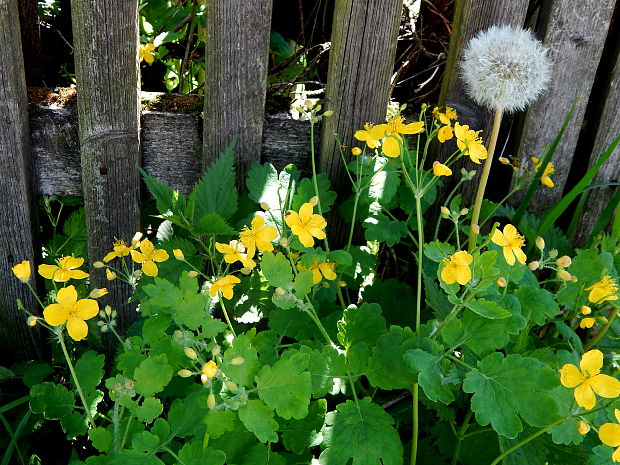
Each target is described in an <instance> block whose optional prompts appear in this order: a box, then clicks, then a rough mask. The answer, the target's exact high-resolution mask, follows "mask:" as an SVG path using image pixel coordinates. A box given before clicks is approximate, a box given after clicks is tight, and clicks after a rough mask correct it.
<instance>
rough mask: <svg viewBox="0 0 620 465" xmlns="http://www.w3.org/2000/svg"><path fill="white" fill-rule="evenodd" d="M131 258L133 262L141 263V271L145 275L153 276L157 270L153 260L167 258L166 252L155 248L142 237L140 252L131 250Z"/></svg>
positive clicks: (164, 259) (161, 260) (159, 260)
mask: <svg viewBox="0 0 620 465" xmlns="http://www.w3.org/2000/svg"><path fill="white" fill-rule="evenodd" d="M131 258H132V259H133V261H134V262H136V263H141V264H142V271H143V272H144V274H145V275H147V276H152V277H155V276H157V273H158V272H159V270H158V269H157V265H156V264H155V262H165V261H166V260H168V252H166V251H165V250H163V249H156V248H155V246H154V245H153V243H152V242H151V241H149V240H148V239H144V240H143V241H142V242H141V243H140V252H138V251H137V250H132V251H131Z"/></svg>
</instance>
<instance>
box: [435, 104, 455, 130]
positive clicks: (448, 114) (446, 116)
mask: <svg viewBox="0 0 620 465" xmlns="http://www.w3.org/2000/svg"><path fill="white" fill-rule="evenodd" d="M433 116H434V117H435V118H436V119H437V120H439V122H440V123H441V124H445V125H447V126H450V120H452V119H456V111H454V108H450V107H446V110H445V112H443V113H442V112H440V111H439V108H437V107H435V109H434V110H433Z"/></svg>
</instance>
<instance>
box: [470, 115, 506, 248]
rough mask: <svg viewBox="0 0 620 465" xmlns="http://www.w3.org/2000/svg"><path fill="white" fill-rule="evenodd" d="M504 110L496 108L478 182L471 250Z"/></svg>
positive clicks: (471, 230)
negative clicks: (485, 156)
mask: <svg viewBox="0 0 620 465" xmlns="http://www.w3.org/2000/svg"><path fill="white" fill-rule="evenodd" d="M502 114H503V111H502V109H501V108H497V109H496V110H495V117H494V118H493V129H492V130H491V139H490V140H489V150H488V151H487V158H486V160H485V161H484V168H483V169H482V176H481V177H480V183H479V184H478V192H477V193H476V202H475V203H474V211H473V213H472V216H471V229H470V231H469V251H470V252H471V251H472V250H474V247H475V246H476V236H477V235H478V232H479V231H476V229H477V228H478V219H479V218H480V208H481V207H482V200H483V199H484V191H485V189H486V187H487V181H488V180H489V173H490V172H491V164H492V163H493V154H494V153H495V145H496V144H497V136H498V134H499V127H500V123H501V122H502Z"/></svg>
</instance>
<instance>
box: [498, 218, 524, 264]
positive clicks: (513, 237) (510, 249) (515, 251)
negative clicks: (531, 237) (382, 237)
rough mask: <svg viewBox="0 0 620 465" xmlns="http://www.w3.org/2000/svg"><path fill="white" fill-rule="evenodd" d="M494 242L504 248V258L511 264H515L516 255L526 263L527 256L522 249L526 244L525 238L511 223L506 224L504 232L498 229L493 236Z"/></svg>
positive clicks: (522, 262)
mask: <svg viewBox="0 0 620 465" xmlns="http://www.w3.org/2000/svg"><path fill="white" fill-rule="evenodd" d="M491 240H492V241H493V243H494V244H497V245H499V246H500V247H502V249H503V250H504V258H505V259H506V263H508V264H509V265H514V264H515V257H516V258H517V261H518V262H519V263H521V265H525V261H526V260H527V257H526V256H525V254H524V253H523V250H521V247H523V246H524V245H525V239H524V238H523V236H522V235H521V234H519V232H518V231H517V228H515V227H514V226H513V225H511V224H507V225H506V226H504V232H503V233H502V232H501V231H500V230H499V229H496V230H495V232H494V233H493V237H492V238H491Z"/></svg>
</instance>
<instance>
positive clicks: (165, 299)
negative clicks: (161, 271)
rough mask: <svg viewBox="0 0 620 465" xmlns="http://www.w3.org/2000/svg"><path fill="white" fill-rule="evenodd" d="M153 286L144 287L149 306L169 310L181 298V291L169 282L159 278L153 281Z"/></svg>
mask: <svg viewBox="0 0 620 465" xmlns="http://www.w3.org/2000/svg"><path fill="white" fill-rule="evenodd" d="M154 282H155V284H148V285H146V286H144V288H143V289H144V292H146V294H147V295H148V296H149V297H150V298H149V301H148V302H149V304H151V305H154V306H158V307H162V308H169V307H173V306H174V305H175V304H176V302H177V301H178V300H180V299H182V298H183V294H182V293H181V291H180V290H179V289H178V288H177V287H176V286H175V285H174V284H172V283H171V282H170V281H167V280H165V279H161V278H155V279H154Z"/></svg>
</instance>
